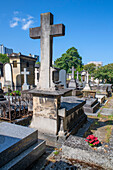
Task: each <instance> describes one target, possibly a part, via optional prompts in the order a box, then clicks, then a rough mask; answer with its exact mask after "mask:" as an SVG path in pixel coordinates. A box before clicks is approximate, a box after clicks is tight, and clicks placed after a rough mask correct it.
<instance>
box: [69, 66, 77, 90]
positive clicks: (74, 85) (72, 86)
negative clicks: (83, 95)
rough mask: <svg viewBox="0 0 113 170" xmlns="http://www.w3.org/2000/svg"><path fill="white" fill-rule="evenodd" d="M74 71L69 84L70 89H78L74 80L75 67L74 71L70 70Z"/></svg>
mask: <svg viewBox="0 0 113 170" xmlns="http://www.w3.org/2000/svg"><path fill="white" fill-rule="evenodd" d="M70 70H71V71H72V77H71V80H70V82H69V86H68V87H69V88H76V82H75V79H74V71H76V69H74V66H72V69H70Z"/></svg>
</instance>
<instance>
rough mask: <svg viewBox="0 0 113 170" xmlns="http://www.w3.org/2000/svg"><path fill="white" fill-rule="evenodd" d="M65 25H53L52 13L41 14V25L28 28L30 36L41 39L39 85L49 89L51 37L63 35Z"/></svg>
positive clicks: (50, 83)
mask: <svg viewBox="0 0 113 170" xmlns="http://www.w3.org/2000/svg"><path fill="white" fill-rule="evenodd" d="M64 35H65V26H64V25H63V24H56V25H53V15H52V14H51V13H50V12H48V13H43V14H41V26H40V27H35V28H30V38H32V39H41V43H40V44H41V66H40V76H39V87H40V88H42V89H49V88H51V86H52V74H51V68H50V67H52V52H53V37H58V36H64Z"/></svg>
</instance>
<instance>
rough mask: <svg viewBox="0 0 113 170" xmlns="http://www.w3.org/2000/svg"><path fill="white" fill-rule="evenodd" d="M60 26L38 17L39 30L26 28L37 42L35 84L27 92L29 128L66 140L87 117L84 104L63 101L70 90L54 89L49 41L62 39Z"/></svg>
mask: <svg viewBox="0 0 113 170" xmlns="http://www.w3.org/2000/svg"><path fill="white" fill-rule="evenodd" d="M64 35H65V26H64V25H63V24H56V25H53V15H52V14H51V13H50V12H49V13H43V14H41V26H40V27H36V28H30V37H31V38H33V39H41V66H40V72H39V83H38V85H37V87H36V88H35V89H33V90H30V91H29V93H32V94H33V117H32V121H31V125H30V127H33V128H36V129H38V131H39V134H41V135H42V136H43V135H47V136H49V138H50V136H51V137H52V138H54V139H55V140H56V139H58V138H63V139H64V138H66V136H67V135H69V134H70V133H74V132H75V131H77V129H78V128H79V127H80V125H82V124H83V123H84V122H85V121H86V119H87V117H86V115H85V114H84V111H83V105H84V104H85V101H82V100H78V101H77V100H76V101H75V100H74V97H73V99H71V97H70V98H65V97H63V96H64V95H66V94H67V93H69V92H70V91H71V89H58V87H57V85H56V84H55V82H54V81H53V80H54V75H55V74H54V71H55V69H54V68H52V46H53V37H57V36H64Z"/></svg>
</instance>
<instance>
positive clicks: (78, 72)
mask: <svg viewBox="0 0 113 170" xmlns="http://www.w3.org/2000/svg"><path fill="white" fill-rule="evenodd" d="M78 75H79V72H78V71H77V80H79V77H78Z"/></svg>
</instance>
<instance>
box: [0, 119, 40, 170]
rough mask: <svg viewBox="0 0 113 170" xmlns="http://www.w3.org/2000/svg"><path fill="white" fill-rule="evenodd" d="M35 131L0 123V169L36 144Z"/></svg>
mask: <svg viewBox="0 0 113 170" xmlns="http://www.w3.org/2000/svg"><path fill="white" fill-rule="evenodd" d="M37 139H38V132H37V130H34V129H31V128H28V127H24V126H20V125H15V124H11V123H6V122H2V123H0V167H1V166H3V165H5V164H6V163H7V162H9V161H10V160H12V159H13V158H14V157H16V156H17V155H18V154H20V153H21V152H23V151H24V150H26V149H27V148H28V147H30V146H32V145H33V144H34V143H36V142H37Z"/></svg>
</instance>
